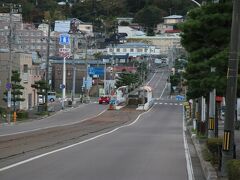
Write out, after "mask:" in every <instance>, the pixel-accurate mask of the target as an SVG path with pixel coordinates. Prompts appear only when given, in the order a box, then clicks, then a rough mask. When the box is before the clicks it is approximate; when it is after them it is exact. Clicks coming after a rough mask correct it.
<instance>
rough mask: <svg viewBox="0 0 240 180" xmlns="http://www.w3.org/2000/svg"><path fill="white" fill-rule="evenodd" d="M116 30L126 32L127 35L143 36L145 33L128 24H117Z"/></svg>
mask: <svg viewBox="0 0 240 180" xmlns="http://www.w3.org/2000/svg"><path fill="white" fill-rule="evenodd" d="M118 32H119V33H126V34H127V37H133V36H144V35H145V33H144V32H143V31H140V30H136V29H133V28H131V27H129V26H118Z"/></svg>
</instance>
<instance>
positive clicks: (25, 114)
mask: <svg viewBox="0 0 240 180" xmlns="http://www.w3.org/2000/svg"><path fill="white" fill-rule="evenodd" d="M27 118H28V112H27V111H23V110H20V111H18V112H17V119H27Z"/></svg>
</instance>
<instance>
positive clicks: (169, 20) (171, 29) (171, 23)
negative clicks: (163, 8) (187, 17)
mask: <svg viewBox="0 0 240 180" xmlns="http://www.w3.org/2000/svg"><path fill="white" fill-rule="evenodd" d="M163 20H164V22H163V23H160V24H158V25H157V28H156V30H155V33H157V34H163V33H179V32H180V31H179V30H178V29H177V28H176V25H177V24H179V23H182V22H183V21H184V18H183V16H181V15H171V16H166V17H164V18H163Z"/></svg>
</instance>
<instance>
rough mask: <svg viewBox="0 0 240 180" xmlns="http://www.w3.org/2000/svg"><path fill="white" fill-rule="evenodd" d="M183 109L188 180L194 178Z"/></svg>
mask: <svg viewBox="0 0 240 180" xmlns="http://www.w3.org/2000/svg"><path fill="white" fill-rule="evenodd" d="M182 111H183V117H182V118H183V142H184V150H185V158H186V162H187V173H188V180H195V178H194V174H193V167H192V160H191V157H190V152H189V147H188V144H187V139H186V135H185V132H186V126H185V119H184V116H185V115H184V107H183V108H182Z"/></svg>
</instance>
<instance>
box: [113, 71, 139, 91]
mask: <svg viewBox="0 0 240 180" xmlns="http://www.w3.org/2000/svg"><path fill="white" fill-rule="evenodd" d="M138 82H139V78H138V75H137V74H135V73H130V72H126V71H124V72H122V73H121V74H120V75H119V78H118V79H117V81H116V87H117V88H119V87H121V86H129V87H130V88H132V87H133V86H135V85H136V84H138Z"/></svg>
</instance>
